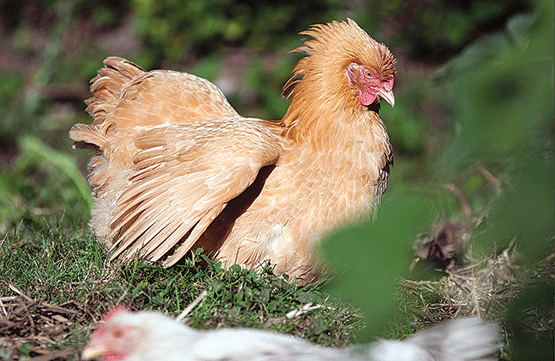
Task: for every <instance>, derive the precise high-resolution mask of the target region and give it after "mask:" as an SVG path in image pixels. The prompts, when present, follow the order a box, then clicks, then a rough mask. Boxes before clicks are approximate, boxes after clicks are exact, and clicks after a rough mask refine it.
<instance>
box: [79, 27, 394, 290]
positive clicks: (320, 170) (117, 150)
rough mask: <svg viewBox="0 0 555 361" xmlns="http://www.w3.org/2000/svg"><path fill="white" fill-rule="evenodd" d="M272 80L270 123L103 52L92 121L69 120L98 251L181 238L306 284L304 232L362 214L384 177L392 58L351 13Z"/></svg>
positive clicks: (139, 250) (319, 231)
mask: <svg viewBox="0 0 555 361" xmlns="http://www.w3.org/2000/svg"><path fill="white" fill-rule="evenodd" d="M303 34H305V35H308V36H310V38H309V39H307V40H306V41H305V43H304V44H303V45H301V46H299V47H298V48H297V49H295V50H296V51H300V52H305V53H307V55H308V56H307V57H305V58H303V59H301V61H299V63H298V64H297V66H296V67H295V70H294V76H293V77H292V78H291V79H290V80H289V82H288V83H287V84H286V85H285V87H284V94H285V95H288V96H290V97H291V105H290V107H289V109H288V111H287V113H286V114H285V116H284V118H283V119H282V120H278V121H266V120H261V119H252V118H244V117H241V116H240V115H239V114H237V112H236V111H235V110H234V109H233V108H232V107H231V105H230V104H229V103H228V101H227V100H226V98H225V97H224V95H223V94H222V93H221V92H220V90H219V89H217V87H216V86H215V85H213V84H212V83H210V82H208V81H206V80H204V79H201V78H198V77H196V76H194V75H190V74H186V73H180V72H174V71H163V70H156V71H151V72H146V71H145V70H143V69H142V68H140V67H139V66H137V65H135V64H133V63H131V62H129V61H127V60H124V59H121V58H115V57H111V58H108V59H106V60H105V62H104V63H105V65H106V67H105V68H103V69H101V70H100V71H99V75H98V76H97V77H96V78H94V79H93V80H92V85H91V91H92V93H93V97H92V98H90V99H89V100H88V101H87V104H88V107H87V111H88V112H89V113H90V114H91V115H92V116H93V118H94V121H93V124H92V125H84V124H77V125H76V126H74V127H73V128H72V129H71V131H70V137H71V138H72V139H73V140H75V147H77V148H79V147H82V148H86V147H90V148H93V149H96V150H97V154H96V155H95V156H94V157H93V158H92V160H91V162H90V164H89V167H90V170H91V173H90V176H89V182H90V184H91V185H92V187H93V188H94V191H93V192H94V195H95V199H96V203H95V207H94V209H93V212H92V219H91V226H92V228H93V229H94V230H95V232H96V234H97V236H98V238H100V239H101V240H103V241H104V242H105V243H106V244H107V245H108V246H110V247H112V249H113V250H114V253H113V255H112V258H116V257H122V258H124V259H128V258H130V257H133V256H135V255H137V254H139V255H141V256H144V257H146V258H148V259H150V260H153V261H156V260H159V259H164V262H165V265H168V266H169V265H173V264H174V263H175V262H177V261H178V260H179V259H180V258H182V257H183V256H184V255H185V254H186V253H187V251H189V250H190V249H193V250H194V249H196V248H198V247H202V248H203V249H205V251H208V252H213V253H216V252H218V258H219V259H220V260H225V261H227V265H231V264H239V265H241V266H244V267H257V266H259V265H260V263H262V262H263V261H264V260H266V259H269V260H270V261H271V263H272V264H275V265H276V269H275V271H276V272H278V273H282V272H283V273H287V274H289V275H290V276H296V277H298V278H300V279H302V280H303V281H304V282H310V281H312V280H313V279H314V278H315V277H316V276H317V275H318V272H319V263H318V260H317V257H316V255H315V248H316V246H317V244H318V241H319V240H320V238H321V237H322V235H324V234H325V233H327V232H328V231H330V230H331V229H333V228H336V227H338V226H340V225H342V224H344V223H345V222H348V221H353V220H356V219H357V218H359V217H361V216H364V215H367V214H368V213H369V212H371V211H372V209H373V208H374V207H375V206H376V204H377V203H378V202H379V199H380V197H381V195H382V193H383V191H384V190H385V188H386V185H387V179H388V176H389V166H390V164H391V163H392V148H391V145H390V143H389V138H388V135H387V131H386V128H385V126H384V124H383V122H382V121H381V119H380V118H379V116H378V109H379V101H380V99H382V98H383V99H385V100H386V101H388V102H389V103H390V104H391V105H393V104H394V97H393V93H392V87H393V75H394V72H395V69H394V63H395V61H394V59H393V57H392V55H391V53H390V52H389V50H388V49H387V48H386V47H385V46H384V45H383V44H378V43H377V42H376V41H374V40H373V39H372V38H370V37H369V36H368V35H367V34H366V33H365V32H364V31H363V30H362V29H360V28H359V27H358V25H356V23H355V22H354V21H352V20H349V21H347V22H332V23H330V24H326V25H315V26H313V27H312V28H311V29H309V30H307V31H306V32H304V33H303Z"/></svg>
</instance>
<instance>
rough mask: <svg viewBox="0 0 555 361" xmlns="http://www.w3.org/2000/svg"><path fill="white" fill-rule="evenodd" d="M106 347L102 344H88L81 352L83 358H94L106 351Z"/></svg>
mask: <svg viewBox="0 0 555 361" xmlns="http://www.w3.org/2000/svg"><path fill="white" fill-rule="evenodd" d="M106 351H107V350H106V347H104V346H102V345H88V346H87V347H85V349H84V350H83V352H82V353H81V359H83V360H92V359H94V358H97V357H99V356H102V355H104V354H105V353H106Z"/></svg>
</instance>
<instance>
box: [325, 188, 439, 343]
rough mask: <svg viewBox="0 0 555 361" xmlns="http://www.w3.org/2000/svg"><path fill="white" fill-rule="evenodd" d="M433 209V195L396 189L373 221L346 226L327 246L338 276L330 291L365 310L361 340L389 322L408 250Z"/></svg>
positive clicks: (411, 189) (406, 189)
mask: <svg viewBox="0 0 555 361" xmlns="http://www.w3.org/2000/svg"><path fill="white" fill-rule="evenodd" d="M434 210H435V209H434V207H432V199H430V197H429V195H428V196H426V195H425V193H423V192H418V191H416V190H415V189H413V188H409V187H407V188H405V189H403V188H401V189H395V190H394V191H392V192H390V193H388V196H387V198H385V199H384V201H383V203H382V204H381V205H380V208H379V210H378V212H377V214H376V221H375V222H371V221H366V222H363V223H362V224H360V225H358V226H356V227H349V228H346V229H344V230H342V231H339V232H337V233H335V234H334V235H333V236H331V237H329V238H328V239H327V240H326V241H325V242H324V244H323V251H324V254H325V256H326V258H327V259H328V260H331V265H332V269H333V267H334V266H335V267H336V268H337V272H338V275H336V276H335V277H334V278H333V279H332V280H331V282H330V284H329V285H328V286H327V289H328V290H329V291H330V292H331V293H332V294H334V295H336V296H337V297H341V298H344V299H349V300H352V301H353V302H355V303H356V304H357V305H358V306H359V307H361V309H362V310H363V311H364V315H365V317H366V318H365V320H366V323H367V324H368V327H367V328H366V329H365V333H364V334H363V335H362V338H363V339H365V340H368V339H369V337H370V336H373V335H375V334H376V332H378V331H380V329H381V328H383V327H384V325H386V324H387V322H388V321H389V320H390V319H391V315H392V314H393V313H394V310H395V309H396V306H395V304H394V303H393V302H392V300H393V298H394V297H393V295H394V290H395V288H396V284H397V279H398V276H399V274H401V273H404V270H406V269H408V265H409V263H410V258H409V257H410V254H409V252H408V250H409V249H410V248H411V244H412V242H413V241H414V237H415V236H416V235H417V234H419V233H421V232H423V231H425V230H426V229H427V228H428V227H429V226H430V223H431V221H432V219H433V217H434ZM435 211H436V212H437V210H435Z"/></svg>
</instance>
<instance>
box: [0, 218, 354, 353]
mask: <svg viewBox="0 0 555 361" xmlns="http://www.w3.org/2000/svg"><path fill="white" fill-rule="evenodd" d="M0 264H1V265H2V269H4V270H5V272H4V273H3V275H2V276H0V295H2V298H1V300H2V308H3V309H4V310H8V315H9V317H8V318H7V319H6V320H3V321H0V334H2V336H3V337H0V345H1V346H2V347H3V348H4V349H5V351H4V354H3V355H2V354H0V359H3V360H15V359H20V358H25V357H28V356H37V355H40V354H43V353H46V352H48V353H49V352H56V350H62V351H63V352H64V355H65V353H66V352H67V350H73V351H75V352H73V356H71V357H70V358H69V359H76V353H77V352H78V350H79V349H80V348H81V347H82V346H84V343H85V340H86V339H88V337H89V334H90V327H91V326H92V325H94V324H95V323H96V322H98V321H99V320H100V319H101V316H102V315H103V314H104V313H105V312H107V311H108V310H109V308H111V307H114V306H116V305H124V306H126V307H127V308H129V309H131V310H142V309H154V310H159V311H161V312H164V313H167V314H169V315H172V316H177V315H178V314H179V313H180V312H181V311H183V309H184V308H186V306H187V305H188V304H190V303H191V302H192V301H193V300H194V299H195V298H196V297H197V296H198V295H199V294H200V293H201V292H202V291H203V290H206V291H207V293H208V295H207V297H205V298H204V299H203V300H202V302H201V303H200V304H199V305H197V306H196V307H195V308H194V310H193V312H192V313H191V314H190V316H189V317H188V318H187V319H186V323H187V324H189V325H191V326H192V327H195V328H201V329H210V328H218V327H254V328H261V327H264V328H266V329H269V330H273V331H277V332H282V333H290V334H294V335H296V336H299V337H302V338H305V339H307V340H310V341H312V342H317V343H319V344H322V345H327V346H344V345H347V344H349V343H352V342H353V341H354V338H355V332H354V331H356V330H357V329H359V328H360V327H361V322H360V320H361V317H360V315H359V314H358V313H357V312H358V309H357V308H356V307H355V306H354V305H352V304H349V303H347V302H344V301H341V300H338V299H336V298H333V297H331V296H330V295H328V294H326V293H323V292H321V291H320V290H319V286H318V285H315V286H308V287H298V286H296V285H294V284H293V283H291V282H288V280H287V278H286V276H281V277H280V276H277V275H274V274H273V272H272V269H271V268H268V267H266V268H264V271H263V272H262V273H257V272H254V271H251V270H245V269H241V268H240V267H231V268H230V269H229V270H227V271H224V270H223V269H222V268H221V264H220V263H219V262H215V263H214V262H212V261H210V260H209V259H208V258H207V257H205V256H204V255H203V254H202V250H201V249H199V250H197V252H196V253H195V254H193V255H191V257H190V258H188V259H186V260H185V261H184V262H182V264H179V265H177V266H175V267H172V268H169V269H165V268H163V267H162V266H161V265H160V264H146V263H143V262H141V261H140V260H135V261H133V262H131V263H130V264H127V265H121V264H112V263H110V262H109V261H107V257H106V251H105V249H104V247H103V246H101V245H100V244H99V243H98V242H97V241H96V240H95V238H94V237H93V236H92V235H91V234H90V233H88V232H85V231H73V232H71V231H67V230H66V229H64V228H62V227H58V228H55V227H54V228H51V229H34V230H33V229H27V228H25V229H24V230H21V231H14V232H13V233H12V234H9V235H6V236H5V238H4V239H3V241H2V245H1V248H0ZM307 304H308V305H318V306H319V308H317V312H315V311H308V312H304V313H302V312H301V313H300V314H299V315H298V316H296V317H288V316H287V314H288V312H290V311H292V310H296V309H302V308H303V306H305V305H307ZM57 307H59V308H60V309H57ZM55 316H58V317H55ZM60 317H61V318H60ZM60 319H61V320H62V321H63V322H58V321H59V320H60ZM57 320H58V321H57ZM53 325H56V326H58V327H51V326H53Z"/></svg>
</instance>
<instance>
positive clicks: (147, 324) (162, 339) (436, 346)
mask: <svg viewBox="0 0 555 361" xmlns="http://www.w3.org/2000/svg"><path fill="white" fill-rule="evenodd" d="M499 340H500V330H499V327H498V326H497V325H495V324H492V323H488V322H485V321H484V320H482V319H480V318H477V317H470V318H460V319H455V320H450V321H446V322H443V323H440V324H438V325H436V326H433V327H430V328H428V329H424V330H421V331H419V332H418V333H417V334H416V335H414V336H412V337H410V338H407V339H405V340H403V341H397V340H380V341H378V342H375V343H373V344H370V345H367V346H356V347H349V348H343V349H341V348H331V347H322V346H318V345H314V344H311V343H309V342H307V341H304V340H301V339H298V338H295V337H292V336H288V335H282V334H278V333H274V332H269V331H262V330H254V329H217V330H211V331H198V330H194V329H191V328H189V327H187V326H185V325H183V324H181V323H179V322H177V321H175V320H174V319H171V318H169V317H167V316H164V315H162V314H160V313H157V312H152V311H141V312H136V313H132V312H128V311H126V310H124V309H121V308H120V309H115V310H114V311H112V312H111V313H109V314H108V315H106V316H105V319H104V322H103V323H101V324H100V325H99V327H98V328H97V329H96V330H95V331H94V333H93V335H92V337H91V340H90V342H89V343H88V345H87V346H86V347H85V349H84V350H83V353H82V358H83V359H84V360H89V359H92V358H96V357H102V360H104V361H118V360H125V361H143V360H144V361H146V360H158V361H170V360H171V361H201V360H202V361H216V360H227V361H249V360H258V361H274V360H275V361H277V360H280V361H288V360H289V361H293V360H303V361H311V360H313V361H319V360H321V361H332V360H337V361H348V360H352V361H356V360H360V361H362V360H367V361H470V360H473V361H486V360H495V359H496V358H495V354H496V352H497V350H498V349H499Z"/></svg>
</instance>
